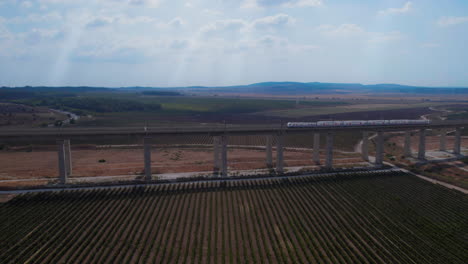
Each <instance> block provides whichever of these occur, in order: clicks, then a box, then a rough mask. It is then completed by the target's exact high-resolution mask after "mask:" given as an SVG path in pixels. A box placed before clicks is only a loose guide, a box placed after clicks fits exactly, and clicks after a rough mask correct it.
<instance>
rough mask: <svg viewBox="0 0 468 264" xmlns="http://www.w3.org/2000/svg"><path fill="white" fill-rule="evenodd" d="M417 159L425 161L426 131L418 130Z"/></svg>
mask: <svg viewBox="0 0 468 264" xmlns="http://www.w3.org/2000/svg"><path fill="white" fill-rule="evenodd" d="M418 159H419V160H426V129H424V128H422V129H420V130H419V150H418Z"/></svg>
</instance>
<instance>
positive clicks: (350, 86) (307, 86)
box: [0, 82, 468, 95]
mask: <svg viewBox="0 0 468 264" xmlns="http://www.w3.org/2000/svg"><path fill="white" fill-rule="evenodd" d="M0 90H3V91H5V90H9V91H11V90H10V87H1V88H0ZM15 90H16V91H28V92H60V93H80V92H106V91H108V92H109V91H113V92H115V91H127V92H131V91H137V92H143V91H154V90H158V91H178V92H204V93H250V94H272V95H305V94H352V93H404V94H449V95H450V94H468V87H423V86H409V85H399V84H372V85H364V84H360V83H320V82H306V83H303V82H261V83H254V84H248V85H235V86H215V87H205V86H187V87H140V86H134V87H119V88H115V87H114V88H106V87H88V86H80V87H47V86H40V87H32V86H26V87H15Z"/></svg>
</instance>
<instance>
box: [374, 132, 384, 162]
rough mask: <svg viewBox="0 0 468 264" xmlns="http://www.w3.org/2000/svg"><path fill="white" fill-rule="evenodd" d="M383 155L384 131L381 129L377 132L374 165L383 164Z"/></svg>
mask: <svg viewBox="0 0 468 264" xmlns="http://www.w3.org/2000/svg"><path fill="white" fill-rule="evenodd" d="M383 155H384V133H383V131H378V132H377V141H376V146H375V165H377V166H382V165H383Z"/></svg>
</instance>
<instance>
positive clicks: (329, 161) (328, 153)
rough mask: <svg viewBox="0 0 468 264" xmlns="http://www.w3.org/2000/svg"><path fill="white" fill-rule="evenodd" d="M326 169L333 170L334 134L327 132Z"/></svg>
mask: <svg viewBox="0 0 468 264" xmlns="http://www.w3.org/2000/svg"><path fill="white" fill-rule="evenodd" d="M325 152H326V153H325V155H326V158H325V168H327V169H331V168H333V132H327V146H326V151H325Z"/></svg>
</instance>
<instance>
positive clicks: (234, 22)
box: [200, 19, 247, 37]
mask: <svg viewBox="0 0 468 264" xmlns="http://www.w3.org/2000/svg"><path fill="white" fill-rule="evenodd" d="M246 26H247V22H245V21H244V20H242V19H226V20H218V21H216V22H214V23H211V24H208V25H206V26H203V27H202V28H201V29H200V33H201V34H202V35H203V36H207V37H211V36H216V35H218V34H224V33H226V34H230V35H232V34H237V33H240V31H241V30H242V29H243V28H245V27H246Z"/></svg>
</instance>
